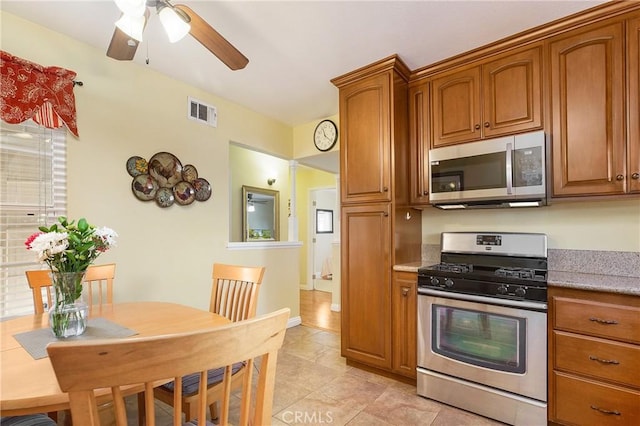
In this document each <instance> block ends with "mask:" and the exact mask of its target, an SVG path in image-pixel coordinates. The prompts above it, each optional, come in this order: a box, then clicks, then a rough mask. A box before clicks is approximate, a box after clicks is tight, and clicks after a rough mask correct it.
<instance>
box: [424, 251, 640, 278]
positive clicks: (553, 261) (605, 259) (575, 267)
mask: <svg viewBox="0 0 640 426" xmlns="http://www.w3.org/2000/svg"><path fill="white" fill-rule="evenodd" d="M547 256H548V261H549V270H550V271H564V272H579V273H584V274H597V275H615V276H620V277H640V252H628V251H597V250H562V249H548V251H547ZM439 262H440V245H439V244H423V245H422V263H423V264H425V265H433V264H435V263H439Z"/></svg>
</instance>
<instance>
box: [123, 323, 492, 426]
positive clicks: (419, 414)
mask: <svg viewBox="0 0 640 426" xmlns="http://www.w3.org/2000/svg"><path fill="white" fill-rule="evenodd" d="M234 402H237V401H234ZM233 405H237V404H233V403H232V406H233ZM129 406H130V407H133V409H132V410H130V411H131V413H130V414H131V417H130V419H131V421H130V424H132V425H134V424H136V422H135V421H134V420H135V418H136V417H135V400H133V401H131V404H129ZM167 408H168V407H166V406H163V404H162V403H159V402H158V403H157V415H158V419H157V420H158V424H159V425H160V426H164V425H170V424H171V417H170V415H169V414H168V410H167ZM231 421H232V423H233V422H234V421H237V419H236V418H233V417H232V418H231ZM272 424H273V425H275V426H282V425H322V426H340V425H349V426H356V425H367V426H387V425H398V426H408V425H433V426H463V425H501V424H502V423H498V422H495V421H492V420H490V419H486V418H484V417H480V416H476V415H474V414H471V413H468V412H465V411H462V410H458V409H456V408H453V407H449V406H447V405H443V404H440V403H437V402H435V401H431V400H428V399H425V398H422V397H419V396H417V395H416V389H415V387H414V386H410V385H407V384H404V383H400V382H398V381H395V380H392V379H388V378H385V377H382V376H378V375H376V374H372V373H369V372H365V371H363V370H360V369H357V368H353V367H349V366H347V365H346V363H345V360H344V358H342V357H341V356H340V336H339V334H335V333H331V332H328V331H324V330H320V329H316V328H311V327H305V326H297V327H293V328H290V329H288V330H287V334H286V338H285V342H284V345H283V347H282V349H281V351H280V353H279V355H278V369H277V378H276V389H275V396H274V403H273V422H272Z"/></svg>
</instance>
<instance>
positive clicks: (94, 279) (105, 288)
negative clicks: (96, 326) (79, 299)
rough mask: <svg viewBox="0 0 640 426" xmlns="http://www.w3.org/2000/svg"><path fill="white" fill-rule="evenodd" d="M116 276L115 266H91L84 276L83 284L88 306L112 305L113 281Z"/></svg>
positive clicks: (112, 264) (113, 264)
mask: <svg viewBox="0 0 640 426" xmlns="http://www.w3.org/2000/svg"><path fill="white" fill-rule="evenodd" d="M115 276H116V264H115V263H107V264H104V265H91V266H89V267H88V268H87V272H86V274H85V275H84V284H85V288H86V292H87V304H88V305H89V306H93V305H100V306H102V305H103V304H106V303H108V304H111V303H113V279H114V278H115Z"/></svg>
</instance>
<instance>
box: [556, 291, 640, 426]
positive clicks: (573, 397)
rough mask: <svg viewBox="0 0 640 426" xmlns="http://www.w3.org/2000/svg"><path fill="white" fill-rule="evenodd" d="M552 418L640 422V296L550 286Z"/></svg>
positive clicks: (599, 422) (578, 421) (601, 422)
mask: <svg viewBox="0 0 640 426" xmlns="http://www.w3.org/2000/svg"><path fill="white" fill-rule="evenodd" d="M548 324H549V420H550V421H552V422H554V423H558V424H567V425H576V424H580V425H598V426H600V425H614V424H615V425H620V424H640V297H637V296H631V295H622V294H614V293H604V292H596V291H585V290H576V289H570V288H556V287H550V288H549V321H548Z"/></svg>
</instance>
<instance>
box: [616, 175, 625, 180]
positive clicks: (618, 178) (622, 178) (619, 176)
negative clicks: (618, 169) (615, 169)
mask: <svg viewBox="0 0 640 426" xmlns="http://www.w3.org/2000/svg"><path fill="white" fill-rule="evenodd" d="M616 180H624V175H617V176H616Z"/></svg>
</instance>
